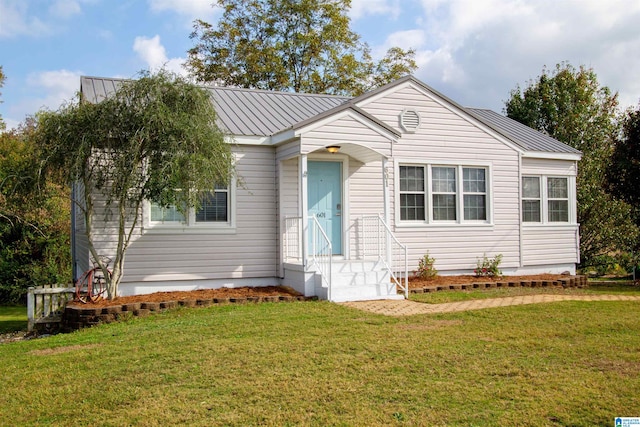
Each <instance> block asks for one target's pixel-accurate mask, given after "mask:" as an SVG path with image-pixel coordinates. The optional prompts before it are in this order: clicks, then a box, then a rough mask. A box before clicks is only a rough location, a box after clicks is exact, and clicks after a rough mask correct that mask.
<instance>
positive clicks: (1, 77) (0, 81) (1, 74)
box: [0, 65, 7, 131]
mask: <svg viewBox="0 0 640 427" xmlns="http://www.w3.org/2000/svg"><path fill="white" fill-rule="evenodd" d="M6 78H7V77H6V76H5V75H4V72H3V71H2V65H0V88H1V87H2V86H4V81H5V79H6ZM0 95H2V93H1V92H0ZM1 102H2V101H0V103H1ZM5 127H6V125H5V123H4V120H2V116H0V131H1V130H4V129H5Z"/></svg>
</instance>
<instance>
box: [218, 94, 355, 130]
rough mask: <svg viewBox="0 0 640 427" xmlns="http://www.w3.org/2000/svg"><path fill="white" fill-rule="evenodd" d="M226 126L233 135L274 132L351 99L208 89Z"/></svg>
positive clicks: (331, 96)
mask: <svg viewBox="0 0 640 427" xmlns="http://www.w3.org/2000/svg"><path fill="white" fill-rule="evenodd" d="M208 89H209V90H210V91H211V94H212V97H213V99H214V102H215V104H216V107H217V108H216V112H217V113H218V116H219V118H220V121H221V122H222V124H223V126H224V127H225V128H226V129H227V130H228V131H229V133H231V134H233V135H246V136H249V135H255V136H267V135H273V134H275V133H277V132H279V131H281V130H284V129H288V128H290V127H292V126H293V125H295V124H296V123H298V122H302V121H304V120H307V119H309V118H311V117H314V116H317V115H318V114H320V113H323V112H325V111H327V110H330V109H332V108H334V107H336V106H338V105H341V104H344V103H345V102H347V101H348V100H349V98H347V97H343V96H333V95H310V94H303V93H293V92H271V91H266V90H253V89H239V88H230V87H213V88H208Z"/></svg>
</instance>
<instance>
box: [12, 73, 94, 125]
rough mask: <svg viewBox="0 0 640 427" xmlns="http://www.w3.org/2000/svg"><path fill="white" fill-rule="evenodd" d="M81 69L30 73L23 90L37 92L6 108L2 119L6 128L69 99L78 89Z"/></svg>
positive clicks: (56, 107)
mask: <svg viewBox="0 0 640 427" xmlns="http://www.w3.org/2000/svg"><path fill="white" fill-rule="evenodd" d="M81 75H82V72H81V71H68V70H51V71H42V72H36V73H30V74H29V75H27V77H26V79H25V90H26V91H27V92H29V93H33V94H37V95H34V96H30V97H25V98H23V99H22V100H21V101H20V102H17V103H15V104H13V105H11V106H10V107H9V108H8V109H7V114H6V116H5V115H4V114H3V120H4V121H5V123H6V124H7V129H12V128H15V127H17V126H18V125H19V124H20V122H21V121H23V120H24V119H25V118H26V117H27V116H30V115H33V114H35V113H36V112H38V111H39V110H42V109H48V110H57V109H58V108H59V107H60V106H61V105H62V104H63V103H65V102H67V101H71V100H72V99H73V98H74V96H75V95H76V93H77V92H78V90H79V89H80V76H81Z"/></svg>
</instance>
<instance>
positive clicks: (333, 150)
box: [327, 145, 340, 154]
mask: <svg viewBox="0 0 640 427" xmlns="http://www.w3.org/2000/svg"><path fill="white" fill-rule="evenodd" d="M327 151H328V152H330V153H331V154H335V153H337V152H338V151H340V146H339V145H330V146H328V147H327Z"/></svg>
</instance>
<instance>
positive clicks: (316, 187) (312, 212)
mask: <svg viewBox="0 0 640 427" xmlns="http://www.w3.org/2000/svg"><path fill="white" fill-rule="evenodd" d="M307 185H308V188H307V190H308V199H309V200H308V202H309V217H311V216H315V217H316V218H318V222H319V223H320V226H321V227H322V228H323V229H324V231H325V233H327V236H328V237H329V239H330V240H331V248H332V250H333V254H334V255H340V254H342V163H341V162H314V161H309V162H307ZM310 243H311V242H310Z"/></svg>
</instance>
